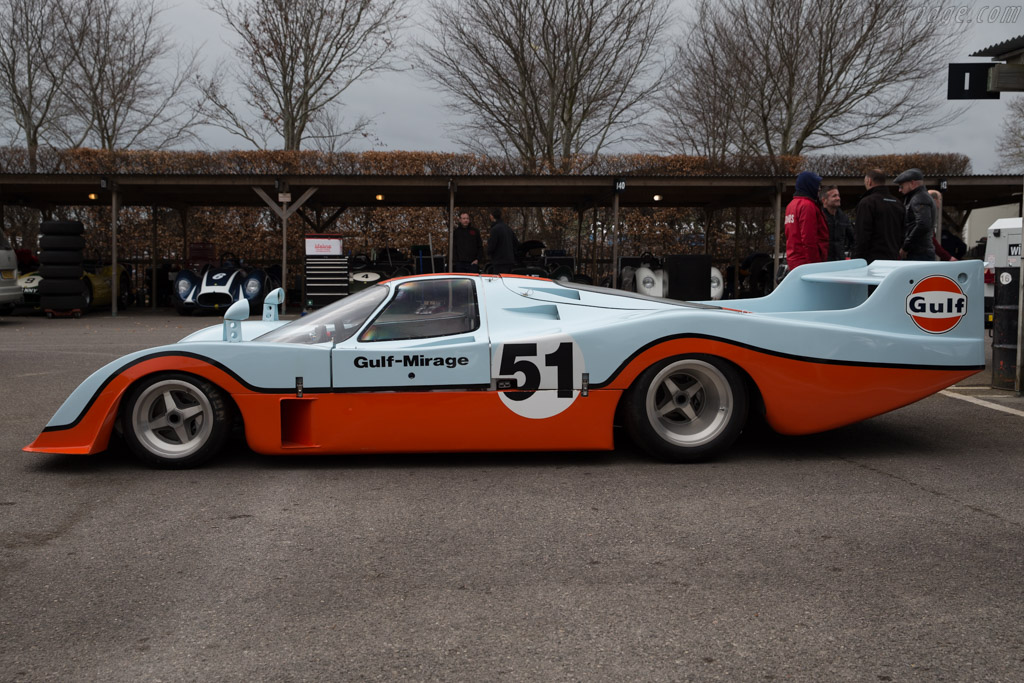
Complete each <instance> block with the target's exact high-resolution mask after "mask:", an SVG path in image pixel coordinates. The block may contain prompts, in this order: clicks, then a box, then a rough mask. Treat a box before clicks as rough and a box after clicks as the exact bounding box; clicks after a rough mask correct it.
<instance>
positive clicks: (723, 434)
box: [624, 355, 748, 462]
mask: <svg viewBox="0 0 1024 683" xmlns="http://www.w3.org/2000/svg"><path fill="white" fill-rule="evenodd" d="M624 400H625V402H626V403H625V411H624V415H625V421H626V426H627V428H628V429H629V433H630V435H631V436H632V437H633V440H634V441H635V442H636V443H637V445H639V446H640V447H642V448H643V449H644V450H646V451H647V452H649V453H650V454H651V455H653V456H654V457H656V458H658V459H660V460H666V461H668V462H701V461H704V460H708V459H710V458H712V457H714V456H715V455H717V454H718V453H720V452H721V451H723V450H725V449H726V448H728V447H729V446H730V445H732V443H733V441H735V440H736V437H738V436H739V434H740V432H741V431H742V430H743V426H744V424H745V423H746V420H747V405H748V400H747V390H746V386H745V384H744V382H743V378H742V376H741V375H740V373H739V371H738V370H737V369H736V368H735V367H734V366H733V365H731V364H730V363H728V362H726V361H724V360H722V359H721V358H716V357H714V356H705V355H692V356H676V357H674V358H669V359H666V360H663V361H661V362H660V363H657V364H655V365H652V366H651V367H649V368H647V369H646V370H645V371H644V372H643V373H641V374H640V376H639V377H638V378H637V379H636V381H635V382H634V383H633V386H631V387H630V389H629V391H628V392H627V393H626V395H625V397H624ZM673 406H674V407H673Z"/></svg>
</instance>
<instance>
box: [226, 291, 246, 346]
mask: <svg viewBox="0 0 1024 683" xmlns="http://www.w3.org/2000/svg"><path fill="white" fill-rule="evenodd" d="M248 318H249V302H248V301H246V300H245V299H240V300H239V301H236V302H235V303H233V304H231V307H230V308H229V309H228V310H227V311H226V312H225V313H224V341H226V342H240V341H242V321H243V320H247V319H248Z"/></svg>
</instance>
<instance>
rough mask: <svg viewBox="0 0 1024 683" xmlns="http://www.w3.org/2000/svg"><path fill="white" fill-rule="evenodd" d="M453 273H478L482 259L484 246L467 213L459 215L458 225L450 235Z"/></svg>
mask: <svg viewBox="0 0 1024 683" xmlns="http://www.w3.org/2000/svg"><path fill="white" fill-rule="evenodd" d="M452 251H453V252H454V258H453V259H452V272H453V273H479V272H480V260H481V259H482V258H483V257H484V244H483V241H482V240H481V238H480V231H479V230H477V229H476V228H475V227H474V226H473V221H472V220H471V219H470V217H469V213H468V212H466V211H463V212H462V213H460V214H459V224H458V225H457V226H455V231H454V233H453V235H452Z"/></svg>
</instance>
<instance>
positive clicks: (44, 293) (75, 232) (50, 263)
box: [39, 221, 87, 318]
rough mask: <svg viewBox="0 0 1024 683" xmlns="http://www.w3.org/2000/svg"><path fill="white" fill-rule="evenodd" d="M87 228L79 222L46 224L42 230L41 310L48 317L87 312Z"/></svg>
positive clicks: (40, 240)
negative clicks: (84, 277)
mask: <svg viewBox="0 0 1024 683" xmlns="http://www.w3.org/2000/svg"><path fill="white" fill-rule="evenodd" d="M84 230H85V227H84V226H83V225H82V224H81V223H80V222H78V221H43V224H42V225H41V226H40V227H39V276H40V277H42V278H43V281H42V282H40V283H39V307H40V308H41V309H43V311H45V312H46V315H47V316H48V317H52V316H53V315H68V314H70V315H73V316H75V317H76V318H77V317H78V316H80V315H81V312H82V311H83V310H85V308H86V306H87V304H86V299H85V285H84V283H83V282H82V250H83V249H84V248H85V238H84V237H82V233H83V232H84Z"/></svg>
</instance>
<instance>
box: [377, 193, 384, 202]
mask: <svg viewBox="0 0 1024 683" xmlns="http://www.w3.org/2000/svg"><path fill="white" fill-rule="evenodd" d="M377 201H378V202H382V201H384V195H382V194H379V195H377Z"/></svg>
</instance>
